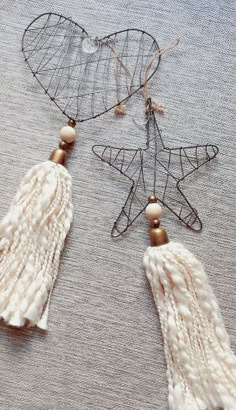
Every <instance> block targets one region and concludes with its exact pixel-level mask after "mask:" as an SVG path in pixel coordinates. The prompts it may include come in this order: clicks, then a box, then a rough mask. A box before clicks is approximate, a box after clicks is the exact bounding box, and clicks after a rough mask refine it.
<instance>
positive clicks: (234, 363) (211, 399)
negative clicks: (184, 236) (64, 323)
mask: <svg viewBox="0 0 236 410" xmlns="http://www.w3.org/2000/svg"><path fill="white" fill-rule="evenodd" d="M146 215H147V217H148V218H149V219H150V221H151V225H152V227H151V230H150V238H151V244H152V246H150V247H148V249H147V250H146V253H145V255H144V265H145V268H146V275H147V278H148V280H149V282H150V285H151V288H152V293H153V297H154V301H155V304H156V307H157V310H158V313H159V318H160V323H161V329H162V334H163V339H164V351H165V358H166V363H167V379H168V401H169V409H170V410H214V409H219V408H222V409H224V410H235V409H236V358H235V356H234V354H233V352H232V350H231V348H230V341H229V336H228V334H227V332H226V329H225V327H224V324H223V321H222V318H221V314H220V309H219V306H218V303H217V300H216V298H215V296H214V293H213V290H212V288H211V286H210V285H209V283H208V279H207V276H206V273H205V271H204V268H203V266H202V264H201V263H200V262H199V261H198V260H197V259H196V258H195V256H194V255H193V254H192V253H191V252H189V251H188V250H187V249H186V248H185V247H184V246H183V245H182V244H180V243H175V242H169V240H168V236H167V233H166V231H165V230H164V229H163V228H161V227H160V226H159V225H160V220H159V218H160V215H161V207H160V205H159V204H158V203H157V202H156V198H155V196H151V197H149V204H148V206H147V208H146Z"/></svg>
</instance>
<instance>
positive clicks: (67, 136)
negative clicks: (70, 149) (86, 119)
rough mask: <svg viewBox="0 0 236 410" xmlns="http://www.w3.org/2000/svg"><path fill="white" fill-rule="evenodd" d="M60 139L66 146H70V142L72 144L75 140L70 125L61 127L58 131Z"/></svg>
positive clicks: (73, 130)
mask: <svg viewBox="0 0 236 410" xmlns="http://www.w3.org/2000/svg"><path fill="white" fill-rule="evenodd" d="M60 138H61V140H62V141H65V142H67V143H68V144H71V142H74V141H75V138H76V132H75V129H74V128H73V127H70V125H66V126H65V127H62V128H61V131H60Z"/></svg>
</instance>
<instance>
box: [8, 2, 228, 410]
mask: <svg viewBox="0 0 236 410" xmlns="http://www.w3.org/2000/svg"><path fill="white" fill-rule="evenodd" d="M47 11H55V12H59V13H63V14H65V15H67V16H71V17H72V18H73V19H75V20H76V21H77V22H78V23H80V24H81V25H83V26H84V27H85V28H86V29H87V30H88V31H89V32H90V33H91V34H92V35H102V34H108V33H110V32H112V31H117V30H120V29H124V28H127V27H138V28H143V29H146V30H147V31H149V32H150V33H152V34H153V35H154V36H155V37H156V38H157V40H158V42H159V44H160V45H161V46H165V45H167V44H168V43H169V42H170V41H171V40H173V39H175V38H176V37H177V36H180V38H181V42H180V44H179V47H178V49H176V50H174V51H173V52H171V53H169V54H168V55H166V56H165V58H163V60H162V62H161V66H160V69H159V72H158V74H157V75H156V76H155V80H154V81H153V94H154V95H156V96H157V97H158V99H159V100H161V101H162V102H165V103H166V105H167V107H168V113H167V114H166V115H165V116H164V117H162V118H161V119H160V125H161V128H162V129H163V137H164V139H165V141H168V142H172V143H174V144H176V145H178V144H179V143H180V142H181V143H188V144H193V143H199V144H200V143H206V142H212V143H217V144H219V147H220V154H219V156H218V159H217V160H216V161H215V162H214V163H211V164H209V165H208V166H207V167H206V168H204V169H202V170H201V171H200V172H199V173H198V175H197V176H196V174H195V177H194V178H192V179H191V184H190V185H189V186H188V188H187V190H188V193H189V194H190V196H191V198H192V201H193V204H194V205H195V206H196V207H197V208H198V210H199V213H200V215H201V217H202V220H203V222H204V230H203V232H202V233H201V234H194V233H192V232H190V231H188V230H187V229H186V228H185V227H184V226H182V225H181V224H180V223H178V221H177V220H176V219H174V218H173V217H172V216H171V215H170V214H169V213H168V212H165V214H164V222H165V225H166V227H167V229H168V232H169V236H170V237H171V238H172V239H173V240H179V241H181V242H183V243H185V244H186V245H187V246H188V248H189V249H190V250H192V251H193V252H194V253H195V254H196V255H197V256H198V257H199V258H200V259H201V260H202V262H203V263H204V264H205V266H206V269H207V271H208V274H209V277H210V281H211V284H212V286H213V288H214V291H215V293H216V294H217V297H218V300H219V304H220V306H221V308H222V314H223V318H224V321H225V324H226V327H227V329H228V331H229V332H230V334H231V340H232V347H233V349H234V351H236V322H235V313H236V273H235V262H236V256H235V255H236V252H235V251H236V245H235V239H236V233H235V232H236V230H235V228H236V222H235V199H236V197H235V172H236V160H235V152H236V151H235V150H236V136H235V127H236V118H235V113H236V104H235V80H236V74H235V72H236V70H235V63H236V52H235V40H236V34H235V33H236V28H235V19H236V3H235V1H234V0H222V1H221V2H220V1H218V0H208V1H204V0H198V1H195V0H191V1H187V0H177V1H174V0H149V1H144V0H140V1H138V0H126V1H122V0H109V1H108V0H105V1H98V0H87V1H82V0H67V1H64V0H51V1H45V0H42V1H39V0H38V1H30V0H16V1H13V0H0V83H1V93H0V109H1V122H0V141H1V151H0V216H1V217H2V216H3V215H4V214H5V213H6V211H7V209H8V207H9V204H10V201H11V199H12V197H13V195H14V193H15V191H16V189H17V186H18V184H19V182H20V180H21V178H22V176H23V174H24V173H25V172H26V171H27V170H28V169H29V167H31V166H32V165H34V164H36V163H37V162H39V161H42V160H45V159H47V158H48V154H49V153H50V152H51V150H52V148H54V146H56V144H57V141H58V132H59V129H60V127H61V126H62V125H63V124H64V123H65V119H64V118H63V116H62V115H61V113H60V112H59V111H58V110H57V109H56V107H54V106H52V104H51V103H50V101H49V99H48V98H47V97H46V96H45V95H44V94H43V92H42V91H41V89H40V88H39V86H38V84H37V83H36V81H34V79H33V78H32V76H31V75H30V73H29V70H28V68H27V67H26V65H25V63H24V61H23V56H22V54H21V51H20V46H21V44H20V41H21V36H22V33H23V30H24V29H25V27H26V25H27V24H28V23H29V22H30V21H31V20H32V19H33V18H34V17H35V16H37V15H38V14H40V13H44V12H47ZM131 125H132V123H131V122H129V121H128V119H125V120H123V121H122V122H120V123H119V126H117V123H116V122H115V120H114V118H113V115H112V114H110V115H107V116H103V117H101V118H100V119H97V120H94V121H92V122H88V123H85V124H83V125H81V126H80V127H79V129H78V133H79V138H78V142H77V144H76V147H75V149H74V151H73V153H72V155H71V158H70V161H69V163H68V168H69V171H70V172H71V174H72V176H73V181H74V187H73V201H74V208H75V212H74V222H73V227H72V230H71V232H70V234H69V237H68V240H67V244H66V248H65V251H64V254H63V257H62V262H61V266H60V274H59V279H58V282H57V284H56V288H55V291H54V294H53V298H52V303H51V309H50V317H49V331H48V333H47V334H46V335H45V334H43V333H40V332H35V331H22V330H19V331H15V330H13V329H8V328H6V327H5V326H4V325H2V324H1V328H0V385H1V389H0V409H1V410H8V409H10V410H18V409H24V410H31V409H42V410H46V409H50V410H51V409H52V410H66V409H80V410H87V409H92V410H100V409H104V410H105V409H115V410H118V409H119V410H146V409H150V410H154V409H159V410H166V409H167V384H166V377H165V361H164V356H163V344H162V338H161V333H160V326H159V322H158V317H157V314H156V310H155V306H154V303H153V300H152V296H151V293H150V290H149V288H148V285H147V282H146V279H145V275H144V271H143V268H142V257H143V253H144V250H145V248H146V246H147V245H148V243H149V239H148V236H147V234H146V222H145V220H144V219H145V218H144V217H143V218H140V220H139V221H138V222H137V224H136V225H135V226H134V228H133V229H132V230H131V231H130V232H129V234H128V235H127V236H126V237H125V238H123V239H122V240H119V241H112V240H111V238H110V229H111V226H112V223H113V221H114V219H115V217H116V215H117V213H118V211H119V209H120V207H121V205H122V201H123V200H124V199H125V195H126V192H125V185H124V184H122V183H120V182H119V181H118V180H117V179H116V175H115V174H114V173H112V170H111V169H110V168H109V167H106V166H105V165H104V164H102V163H101V162H100V161H98V160H96V159H95V157H94V156H93V154H92V152H91V146H92V144H94V143H106V142H108V141H113V142H114V141H117V139H118V138H120V140H122V143H126V145H128V146H132V145H135V144H141V143H142V142H143V138H144V135H143V134H142V133H141V132H140V133H137V132H136V133H134V132H133V131H132V126H131ZM128 136H129V138H128ZM120 145H121V143H120Z"/></svg>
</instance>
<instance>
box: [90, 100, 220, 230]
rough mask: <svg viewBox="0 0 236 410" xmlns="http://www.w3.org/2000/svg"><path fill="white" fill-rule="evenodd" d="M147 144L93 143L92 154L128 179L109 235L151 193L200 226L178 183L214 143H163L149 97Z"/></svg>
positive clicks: (208, 155)
mask: <svg viewBox="0 0 236 410" xmlns="http://www.w3.org/2000/svg"><path fill="white" fill-rule="evenodd" d="M146 131H147V142H146V148H144V149H143V148H137V149H126V148H118V147H112V146H110V145H94V146H93V148H92V150H93V152H94V154H95V155H96V156H97V157H98V158H100V159H101V160H102V161H104V162H106V163H108V164H109V165H110V166H112V167H113V168H114V169H115V170H117V171H119V173H120V174H122V175H123V176H124V177H126V178H127V179H128V181H129V182H130V188H129V193H128V196H127V199H126V201H125V203H124V205H123V207H122V209H121V211H120V213H119V215H118V217H117V219H116V221H115V222H114V225H113V228H112V231H111V236H112V237H114V238H117V237H119V236H121V235H123V234H124V233H125V232H126V231H127V229H128V228H129V227H130V226H131V225H132V224H133V223H134V221H135V220H136V219H137V218H138V217H139V216H140V215H141V214H142V213H143V212H144V210H145V208H146V206H147V204H148V197H149V196H150V195H156V197H157V198H158V201H159V202H160V203H161V204H162V205H164V206H165V207H166V208H168V209H169V210H170V211H171V212H172V213H173V214H174V215H175V216H176V217H177V218H178V219H179V220H181V221H182V222H183V223H184V224H185V225H186V226H187V227H188V228H190V229H192V230H193V231H196V232H200V231H201V230H202V222H201V220H200V218H199V216H198V212H197V210H196V209H195V208H194V207H193V206H192V205H191V203H190V201H189V199H188V198H187V196H186V195H185V194H184V192H183V190H182V187H181V184H182V183H183V181H184V180H185V179H186V178H187V177H189V176H190V175H192V174H193V173H194V172H195V171H196V170H198V169H199V168H200V167H202V166H203V165H205V164H206V163H208V162H209V161H211V160H212V159H213V158H215V157H216V155H217V154H218V152H219V148H218V147H217V146H216V145H211V144H205V145H194V146H181V147H178V148H169V147H167V146H165V144H164V142H163V139H162V136H161V132H160V129H159V127H158V123H157V120H156V117H155V113H154V111H153V109H152V105H151V100H150V99H149V100H148V110H147V123H146Z"/></svg>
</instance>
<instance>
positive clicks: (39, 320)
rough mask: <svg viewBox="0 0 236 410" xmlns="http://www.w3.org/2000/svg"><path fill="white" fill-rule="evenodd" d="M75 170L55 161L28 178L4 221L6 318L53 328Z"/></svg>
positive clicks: (1, 291) (0, 226)
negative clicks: (55, 293) (53, 306)
mask: <svg viewBox="0 0 236 410" xmlns="http://www.w3.org/2000/svg"><path fill="white" fill-rule="evenodd" d="M71 186H72V183H71V176H70V175H69V173H68V171H67V170H66V168H64V167H63V166H62V165H60V164H56V163H54V162H52V161H45V162H43V163H41V164H39V165H36V166H34V167H33V168H32V169H31V170H30V171H29V172H28V173H27V174H26V176H25V177H24V178H23V181H22V183H21V185H20V188H19V191H18V192H17V194H16V196H15V198H14V199H13V202H12V204H11V207H10V210H9V212H8V214H7V215H6V217H5V218H4V219H3V220H2V222H1V223H0V318H1V319H3V320H4V321H5V322H6V323H7V324H9V325H12V326H17V327H22V326H26V325H27V326H29V327H31V326H38V327H39V328H41V329H46V328H47V316H48V305H49V300H50V297H51V293H52V289H53V286H54V283H55V280H56V277H57V273H58V266H59V262H60V253H61V251H62V249H63V246H64V240H65V237H66V235H67V233H68V231H69V229H70V225H71V221H72V213H73V206H72V202H71Z"/></svg>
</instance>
